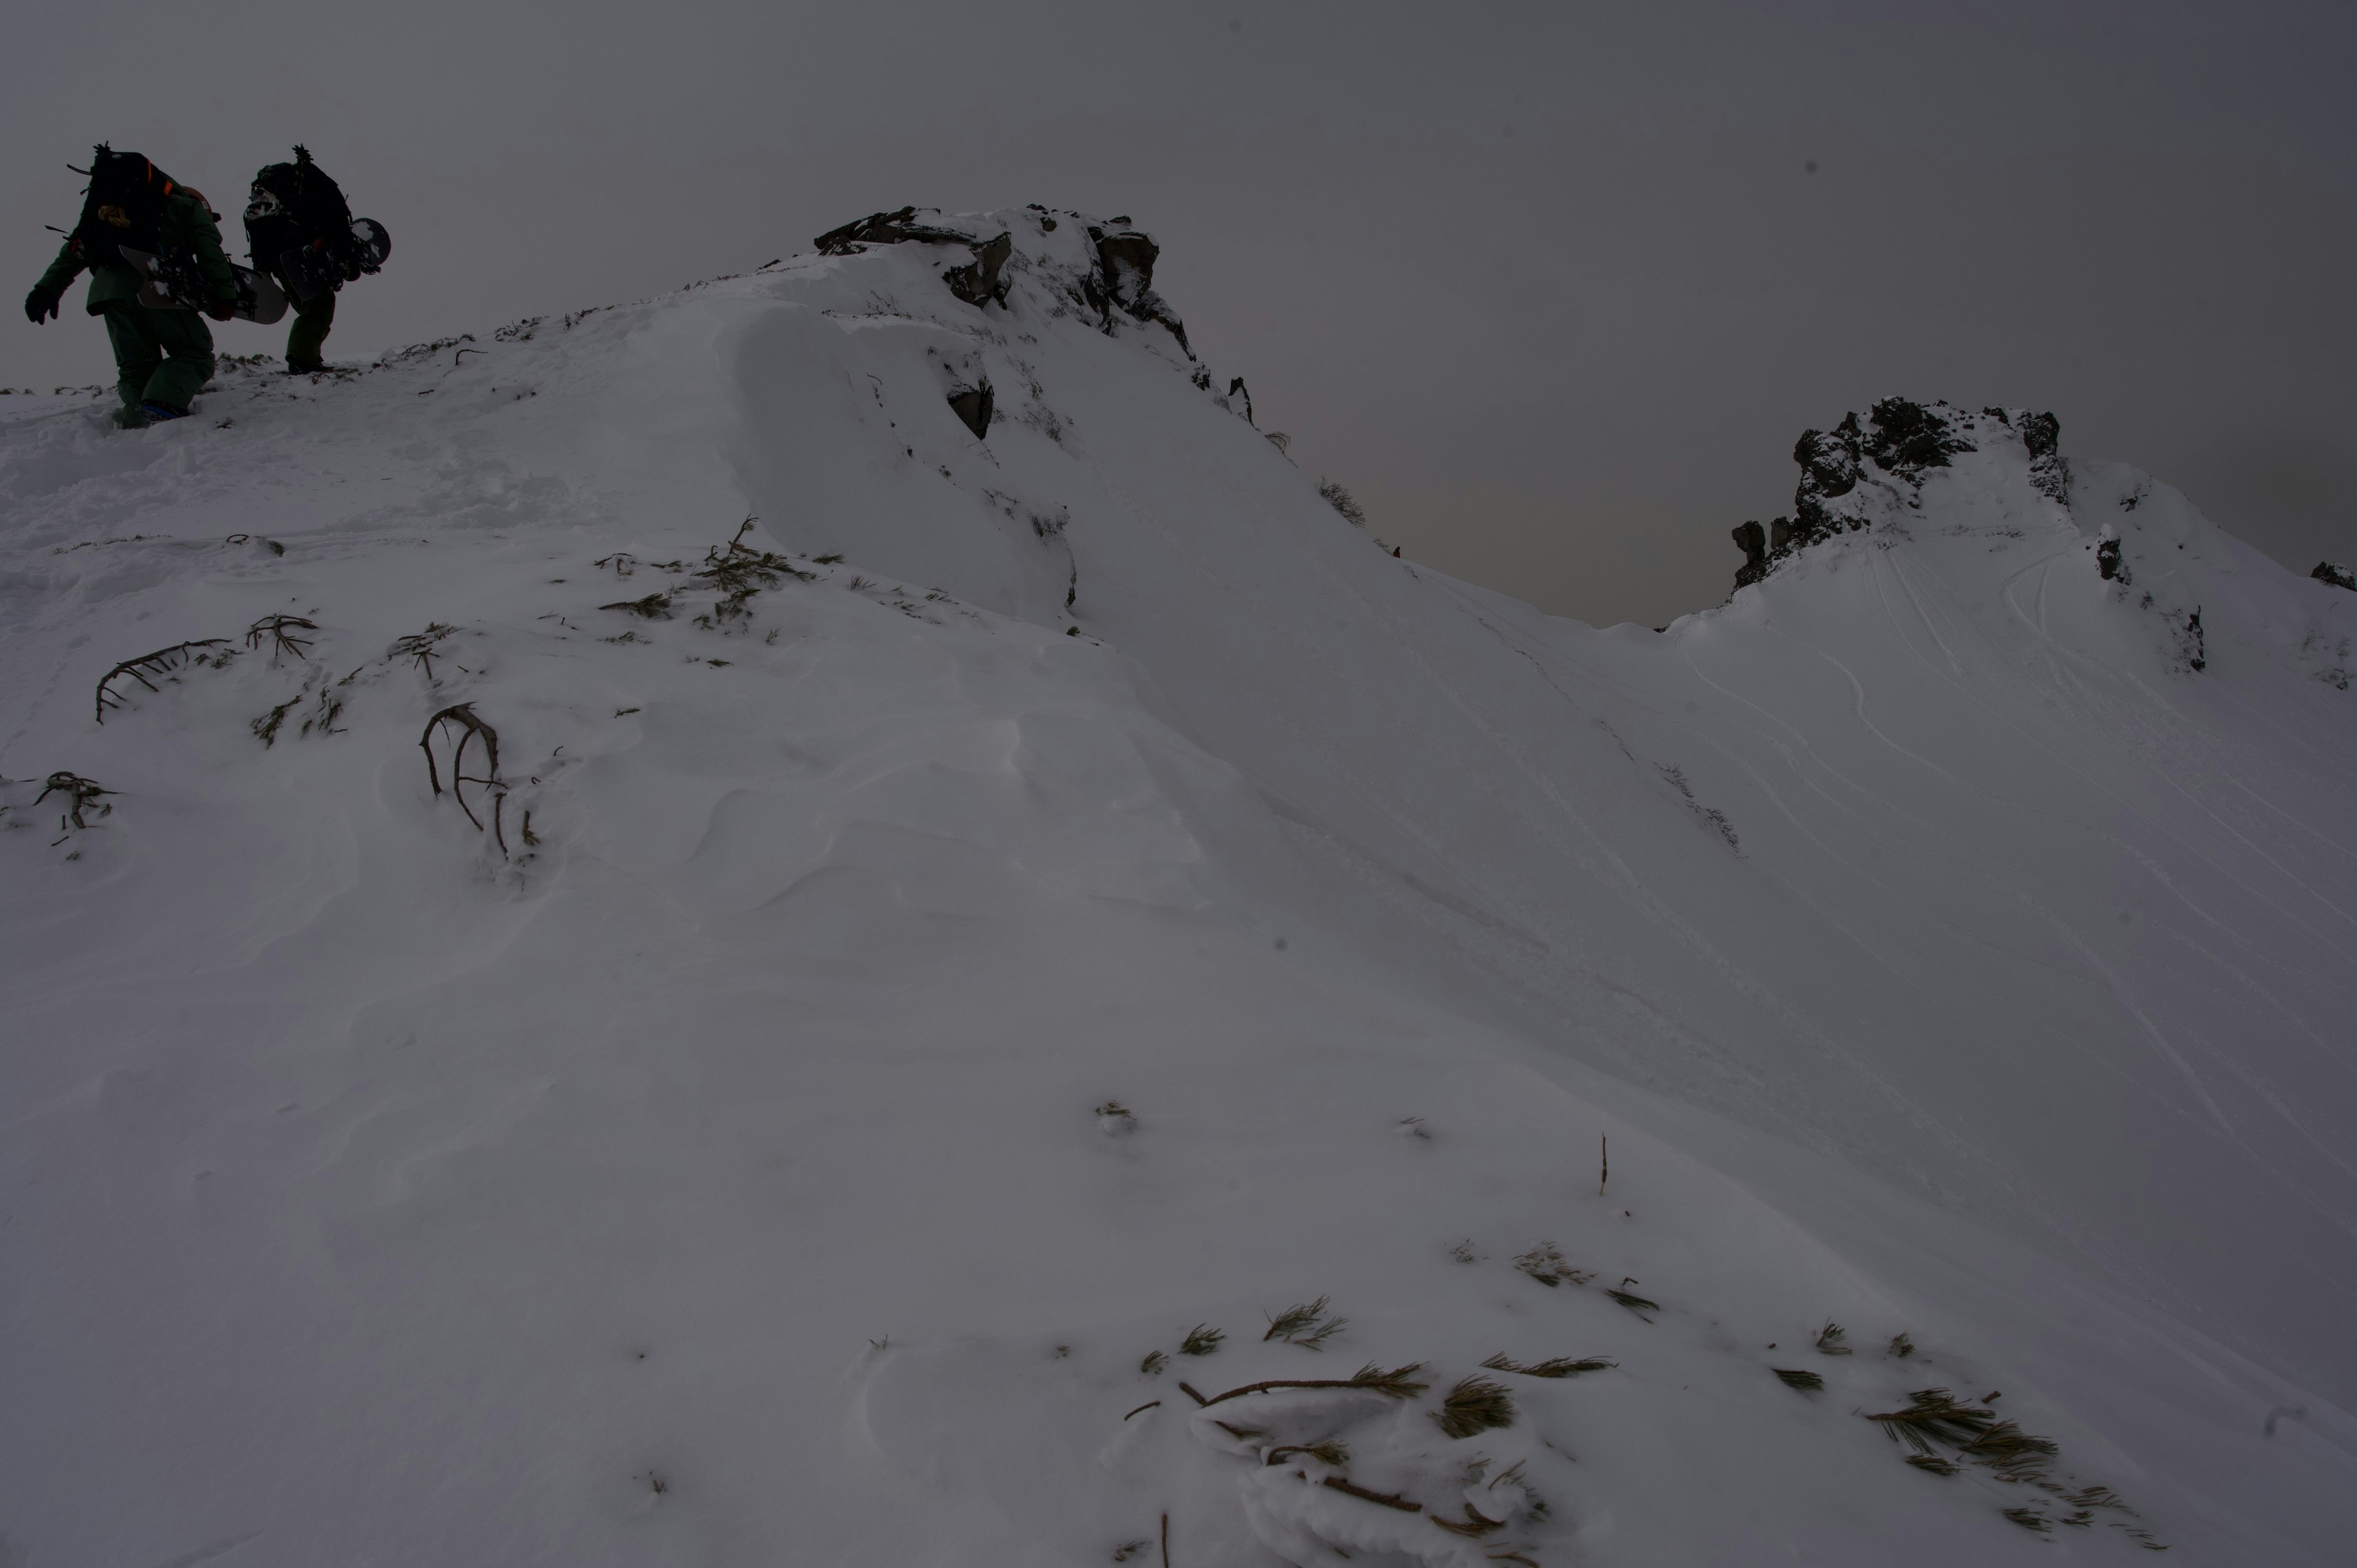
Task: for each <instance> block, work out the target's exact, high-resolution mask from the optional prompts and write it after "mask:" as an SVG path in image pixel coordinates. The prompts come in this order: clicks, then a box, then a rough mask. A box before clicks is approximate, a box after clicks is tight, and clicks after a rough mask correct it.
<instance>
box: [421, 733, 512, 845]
mask: <svg viewBox="0 0 2357 1568" xmlns="http://www.w3.org/2000/svg"><path fill="white" fill-rule="evenodd" d="M452 729H456V730H457V732H458V739H457V744H456V745H455V746H451V748H450V791H449V793H450V798H451V799H452V800H456V801H457V802H458V810H460V811H464V812H466V813H467V820H468V822H472V823H474V824H475V830H476V831H477V832H482V831H483V821H482V819H481V818H480V817H478V816H477V815H475V811H474V808H473V807H471V806H469V805H468V804H467V796H466V791H465V790H464V789H463V788H461V786H463V785H468V784H473V785H476V786H478V787H479V789H480V790H481V791H482V792H483V793H485V794H488V795H490V798H491V826H490V832H491V836H492V837H493V838H494V839H495V840H497V841H498V843H499V846H500V854H502V855H504V854H507V852H508V841H507V835H506V833H505V832H504V830H503V827H502V824H501V822H500V815H501V811H502V809H503V808H504V807H505V805H506V803H507V785H506V784H505V783H504V782H503V781H502V780H501V779H500V733H499V731H497V730H495V729H493V728H492V727H491V726H490V725H487V724H485V723H484V722H483V721H482V720H481V719H480V718H478V717H477V716H476V714H475V705H474V704H473V703H453V704H451V705H450V706H449V707H447V708H445V709H443V710H442V711H441V712H440V713H438V714H435V715H434V716H433V717H432V718H430V719H427V720H426V721H425V732H424V733H423V734H421V735H420V736H418V737H417V745H418V748H419V749H420V750H422V751H424V752H425V777H426V780H427V782H429V783H430V784H432V785H433V787H434V793H435V794H436V796H437V797H438V796H440V795H441V794H442V792H443V791H442V775H441V772H440V770H439V769H438V768H436V765H435V761H434V737H435V736H436V734H437V733H438V734H441V735H443V736H446V737H447V735H448V733H449V731H450V730H452ZM476 740H480V741H481V742H482V751H483V758H484V765H483V771H482V772H481V773H480V774H469V773H468V772H467V771H466V757H467V746H468V743H469V742H471V741H476Z"/></svg>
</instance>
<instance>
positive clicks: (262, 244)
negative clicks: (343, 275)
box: [245, 147, 352, 272]
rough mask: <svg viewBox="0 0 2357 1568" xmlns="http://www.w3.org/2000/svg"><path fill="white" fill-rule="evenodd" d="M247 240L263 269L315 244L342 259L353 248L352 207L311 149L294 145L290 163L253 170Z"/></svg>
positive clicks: (260, 267)
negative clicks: (315, 158)
mask: <svg viewBox="0 0 2357 1568" xmlns="http://www.w3.org/2000/svg"><path fill="white" fill-rule="evenodd" d="M245 241H246V244H247V246H248V247H249V248H250V249H251V250H252V252H253V264H254V266H255V268H256V269H258V270H259V271H262V272H274V271H275V270H277V268H278V264H279V260H280V258H281V257H283V256H284V255H285V253H286V252H289V251H300V250H306V249H308V248H310V247H312V246H315V245H316V246H319V247H320V248H321V249H324V250H326V251H327V252H328V253H329V254H331V255H333V256H334V257H335V258H336V259H337V260H338V261H339V262H340V261H342V260H343V259H344V258H345V254H346V252H350V250H351V249H352V209H351V208H350V206H349V205H348V204H346V202H345V200H344V192H343V189H342V188H341V187H339V185H337V184H336V182H335V181H334V180H333V179H331V178H329V177H328V171H327V170H326V169H323V168H321V167H320V166H318V165H317V164H315V163H313V162H312V161H311V154H310V151H309V149H308V148H306V147H296V149H295V161H294V162H293V163H291V164H271V165H269V166H267V167H265V168H264V169H262V170H261V171H260V172H259V173H257V174H255V176H254V177H253V199H252V200H251V201H250V202H248V203H247V204H246V209H245ZM347 270H350V269H347Z"/></svg>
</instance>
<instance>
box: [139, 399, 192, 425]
mask: <svg viewBox="0 0 2357 1568" xmlns="http://www.w3.org/2000/svg"><path fill="white" fill-rule="evenodd" d="M186 418H188V410H187V409H185V408H174V407H173V406H172V405H171V404H170V403H141V404H140V405H139V423H140V424H163V423H164V422H165V421H166V420H167V419H186Z"/></svg>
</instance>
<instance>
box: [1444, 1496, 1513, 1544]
mask: <svg viewBox="0 0 2357 1568" xmlns="http://www.w3.org/2000/svg"><path fill="white" fill-rule="evenodd" d="M1432 1522H1433V1523H1435V1524H1437V1525H1438V1526H1439V1527H1440V1528H1441V1529H1443V1530H1447V1531H1448V1533H1449V1534H1451V1535H1463V1536H1469V1537H1471V1538H1472V1539H1473V1540H1475V1541H1479V1540H1480V1539H1481V1537H1483V1536H1485V1535H1489V1534H1491V1533H1492V1532H1493V1531H1496V1530H1503V1529H1505V1528H1506V1521H1505V1520H1501V1519H1491V1518H1490V1517H1489V1516H1488V1515H1487V1514H1484V1513H1480V1512H1479V1511H1477V1510H1476V1509H1474V1507H1473V1505H1472V1504H1471V1503H1467V1504H1466V1505H1465V1518H1464V1520H1463V1521H1462V1522H1459V1521H1458V1520H1453V1519H1443V1518H1441V1517H1440V1516H1439V1515H1438V1514H1434V1515H1433V1516H1432Z"/></svg>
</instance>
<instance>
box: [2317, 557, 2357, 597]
mask: <svg viewBox="0 0 2357 1568" xmlns="http://www.w3.org/2000/svg"><path fill="white" fill-rule="evenodd" d="M2309 576H2311V577H2313V578H2315V579H2316V580H2317V581H2318V582H2319V583H2330V584H2331V585H2333V586H2334V587H2336V588H2347V589H2349V590H2350V591H2351V592H2352V593H2357V572H2352V571H2351V570H2350V569H2349V568H2348V567H2346V566H2343V565H2341V564H2339V563H2338V562H2333V561H2319V562H2318V563H2317V564H2316V570H2315V571H2313V572H2310V573H2309Z"/></svg>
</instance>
